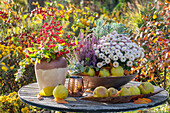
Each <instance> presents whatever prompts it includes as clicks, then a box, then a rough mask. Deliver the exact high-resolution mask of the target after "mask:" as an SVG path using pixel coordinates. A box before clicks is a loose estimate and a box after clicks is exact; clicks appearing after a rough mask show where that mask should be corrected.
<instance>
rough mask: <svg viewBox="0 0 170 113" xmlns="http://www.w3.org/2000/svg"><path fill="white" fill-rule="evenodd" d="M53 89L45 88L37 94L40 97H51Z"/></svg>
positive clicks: (51, 87) (50, 87) (52, 87)
mask: <svg viewBox="0 0 170 113" xmlns="http://www.w3.org/2000/svg"><path fill="white" fill-rule="evenodd" d="M54 88H55V86H48V87H45V88H43V89H42V90H41V91H40V92H39V95H41V96H52V95H53V90H54Z"/></svg>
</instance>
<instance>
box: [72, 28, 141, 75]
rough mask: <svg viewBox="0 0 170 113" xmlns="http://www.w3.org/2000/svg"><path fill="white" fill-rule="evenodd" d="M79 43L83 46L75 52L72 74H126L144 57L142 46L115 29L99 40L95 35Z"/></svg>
mask: <svg viewBox="0 0 170 113" xmlns="http://www.w3.org/2000/svg"><path fill="white" fill-rule="evenodd" d="M82 42H83V43H82ZM80 44H81V45H83V47H82V48H80V50H79V51H78V52H77V53H78V54H77V53H76V52H75V55H76V57H75V58H76V59H77V60H74V64H73V65H72V71H71V72H72V73H74V74H77V73H80V74H82V75H89V76H102V77H106V76H113V75H114V76H123V75H128V74H130V71H131V70H132V68H133V67H136V66H138V65H139V64H140V59H141V58H143V57H144V49H143V48H140V47H139V46H138V45H137V44H136V43H133V42H132V41H131V40H130V39H129V38H127V37H125V36H123V35H122V34H118V33H117V32H116V31H114V32H112V33H110V34H108V35H107V36H103V37H101V38H100V39H99V40H97V39H96V37H95V36H93V37H92V38H89V39H88V38H85V40H84V41H82V40H81V41H80ZM76 61H77V62H76ZM76 63H77V64H76ZM75 64H76V65H75ZM73 67H74V68H73ZM80 68H81V69H80ZM70 69H71V68H70ZM73 69H74V71H73ZM106 73H107V74H106ZM103 74H105V75H103Z"/></svg>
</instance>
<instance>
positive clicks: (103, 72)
mask: <svg viewBox="0 0 170 113" xmlns="http://www.w3.org/2000/svg"><path fill="white" fill-rule="evenodd" d="M99 76H100V77H108V76H110V73H109V70H107V69H104V68H103V69H100V71H99Z"/></svg>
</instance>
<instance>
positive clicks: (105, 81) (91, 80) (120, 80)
mask: <svg viewBox="0 0 170 113" xmlns="http://www.w3.org/2000/svg"><path fill="white" fill-rule="evenodd" d="M136 75H137V73H135V74H132V75H127V76H121V77H90V76H83V82H85V83H87V84H88V88H91V89H95V88H96V87H98V86H105V87H106V88H110V87H114V88H119V87H121V86H123V85H125V84H126V83H128V82H129V81H131V80H132V79H133V78H135V77H136Z"/></svg>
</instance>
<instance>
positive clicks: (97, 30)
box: [92, 18, 128, 38]
mask: <svg viewBox="0 0 170 113" xmlns="http://www.w3.org/2000/svg"><path fill="white" fill-rule="evenodd" d="M95 25H96V26H95V27H93V28H92V32H93V33H94V34H95V36H96V37H97V38H100V37H102V36H103V35H104V36H106V35H107V34H109V33H112V32H113V31H116V32H117V33H119V34H124V35H127V34H128V33H127V32H126V30H127V29H126V28H125V25H123V24H122V23H116V22H108V21H107V20H104V19H103V18H99V19H97V20H95Z"/></svg>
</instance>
